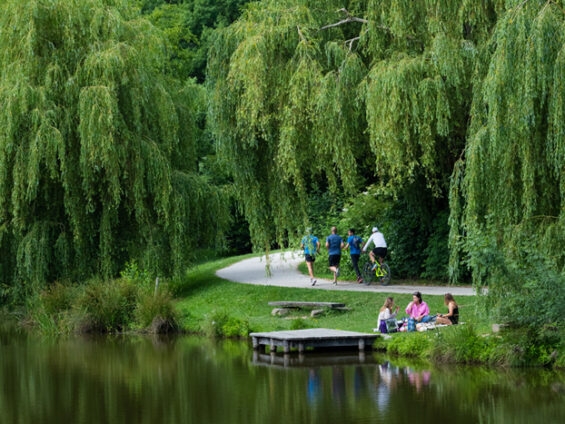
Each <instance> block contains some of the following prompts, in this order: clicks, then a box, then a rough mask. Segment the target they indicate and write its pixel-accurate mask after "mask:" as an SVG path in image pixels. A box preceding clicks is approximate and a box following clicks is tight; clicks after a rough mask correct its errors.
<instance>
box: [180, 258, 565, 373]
mask: <svg viewBox="0 0 565 424" xmlns="http://www.w3.org/2000/svg"><path fill="white" fill-rule="evenodd" d="M250 256H252V255H247V256H240V257H232V258H227V259H222V260H218V261H212V262H208V263H205V264H202V265H200V266H198V267H196V268H194V269H191V270H189V271H188V272H187V274H186V276H185V278H184V279H183V280H182V281H178V282H176V283H175V284H174V286H173V287H172V289H173V292H174V293H175V295H176V296H177V297H178V298H179V299H178V301H177V302H176V310H177V313H178V316H179V326H180V328H181V329H182V330H184V331H187V332H195V333H204V334H208V335H211V336H217V337H247V335H248V334H249V333H250V332H253V331H277V330H285V329H300V328H311V327H324V328H335V329H341V330H351V331H362V332H372V329H373V328H375V327H376V326H377V315H378V310H379V308H380V307H381V306H382V304H383V303H384V300H385V298H386V297H387V296H393V297H394V299H395V302H396V303H397V304H398V305H399V306H400V308H401V311H400V314H399V316H404V315H405V314H404V312H403V311H404V308H405V306H406V305H407V304H408V302H410V300H411V295H409V294H386V293H364V292H339V291H327V290H317V289H310V288H304V289H300V288H284V287H269V286H254V285H248V284H238V283H232V282H229V281H226V280H223V279H221V278H219V277H217V276H216V275H215V272H216V271H217V270H218V269H221V268H224V267H226V266H228V265H230V264H232V263H235V262H237V261H239V260H242V259H245V258H247V257H250ZM277 300H294V301H319V302H329V301H332V302H343V303H345V304H346V305H347V307H349V308H351V310H350V311H343V312H341V311H329V312H327V313H326V314H325V315H323V316H320V317H317V318H310V317H309V316H308V313H307V312H305V311H302V312H300V311H297V312H295V313H293V314H292V315H290V316H286V317H275V316H272V315H271V310H272V307H271V306H269V305H268V302H269V301H277ZM424 300H425V301H426V302H427V303H428V305H429V307H430V310H431V312H432V313H437V312H445V310H446V307H445V306H444V305H443V297H442V296H424ZM457 301H458V302H459V305H460V313H461V320H462V321H463V322H465V323H466V324H465V325H460V326H457V327H453V328H443V329H440V330H439V331H430V332H427V333H413V334H406V333H399V334H395V335H393V336H392V338H390V339H388V340H379V341H378V342H377V343H376V345H375V347H376V348H377V349H378V350H382V351H386V352H388V353H391V354H396V355H400V356H410V357H418V358H422V359H427V360H432V361H434V362H444V363H476V364H480V363H481V364H492V365H499V366H558V367H564V366H565V354H564V353H565V349H564V348H565V345H564V341H565V335H564V334H563V331H562V330H561V329H556V328H550V327H548V328H544V329H540V331H539V332H534V333H532V332H531V331H529V330H525V329H508V330H505V331H503V332H502V333H498V334H491V332H490V329H491V322H490V321H489V319H488V317H487V316H486V315H487V314H486V313H485V312H484V309H483V308H482V306H481V299H480V298H477V297H460V298H458V299H457Z"/></svg>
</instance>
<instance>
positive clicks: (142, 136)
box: [0, 0, 226, 285]
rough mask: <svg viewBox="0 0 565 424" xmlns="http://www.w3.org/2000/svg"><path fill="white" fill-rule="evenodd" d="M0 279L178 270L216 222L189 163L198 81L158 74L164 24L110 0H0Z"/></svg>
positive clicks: (221, 219) (206, 190)
mask: <svg viewBox="0 0 565 424" xmlns="http://www.w3.org/2000/svg"><path fill="white" fill-rule="evenodd" d="M0 7H1V13H0V251H1V259H0V267H1V269H0V275H1V277H0V279H1V282H2V283H4V284H8V285H12V284H16V283H18V282H22V281H29V282H36V281H46V280H53V279H56V278H64V277H69V278H82V277H85V276H89V275H93V274H101V275H103V276H105V277H110V276H113V275H115V274H116V272H117V271H118V270H119V269H120V267H121V266H123V264H124V262H125V261H126V260H128V259H130V258H136V259H138V260H139V261H140V262H141V264H142V265H143V266H146V267H147V268H150V269H152V270H154V271H155V272H163V273H170V272H173V271H174V272H180V271H181V270H182V269H183V266H184V265H185V264H186V263H187V260H188V259H189V253H190V249H191V247H193V246H194V245H195V244H196V243H197V242H198V243H199V244H200V245H206V244H213V243H214V242H215V241H216V237H217V236H218V235H220V233H219V231H220V230H221V228H222V227H223V225H224V224H225V221H226V212H225V211H226V206H225V204H224V200H223V196H222V194H221V192H220V191H219V190H217V189H215V188H213V187H211V186H210V185H208V184H207V183H206V182H205V181H203V180H202V179H201V178H200V177H198V176H196V174H195V171H196V170H195V165H196V158H195V153H194V149H195V142H196V141H195V139H194V137H195V134H196V126H195V125H196V124H195V119H196V114H197V113H198V110H199V109H201V108H202V107H203V105H204V94H203V90H202V88H200V87H198V86H196V85H195V84H193V83H192V82H188V83H187V84H185V85H181V84H180V83H178V82H176V81H171V80H167V81H166V80H165V79H164V77H163V76H162V75H163V73H162V72H161V68H162V66H163V59H164V48H163V42H162V37H161V34H160V33H159V32H158V31H156V30H155V29H154V28H153V27H152V26H151V25H150V24H149V23H148V22H147V21H145V20H143V19H139V18H138V17H137V12H136V11H134V10H132V9H130V6H129V5H128V3H127V2H124V1H121V0H104V1H95V0H30V1H26V2H21V1H18V0H8V1H6V2H3V5H2V6H0Z"/></svg>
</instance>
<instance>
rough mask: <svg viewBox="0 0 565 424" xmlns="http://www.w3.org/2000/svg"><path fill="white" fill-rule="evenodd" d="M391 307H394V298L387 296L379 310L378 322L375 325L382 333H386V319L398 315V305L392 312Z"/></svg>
mask: <svg viewBox="0 0 565 424" xmlns="http://www.w3.org/2000/svg"><path fill="white" fill-rule="evenodd" d="M393 309H394V299H393V298H392V297H387V298H386V300H385V304H384V305H383V307H382V308H381V310H380V312H379V322H378V327H377V328H378V329H379V330H380V332H381V333H383V334H384V333H388V330H387V327H386V320H387V319H390V318H396V315H398V311H399V310H400V306H397V307H396V311H394V313H392V310H393Z"/></svg>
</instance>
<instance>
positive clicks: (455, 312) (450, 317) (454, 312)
mask: <svg viewBox="0 0 565 424" xmlns="http://www.w3.org/2000/svg"><path fill="white" fill-rule="evenodd" d="M443 302H444V303H445V306H447V308H448V309H449V312H448V313H447V314H438V316H437V319H436V324H444V325H455V324H457V323H458V322H459V305H457V302H455V299H454V298H453V295H452V294H451V293H446V294H445V296H444V297H443Z"/></svg>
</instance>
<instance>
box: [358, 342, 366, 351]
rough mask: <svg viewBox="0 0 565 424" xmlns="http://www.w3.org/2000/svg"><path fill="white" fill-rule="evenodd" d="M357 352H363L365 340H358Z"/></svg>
mask: <svg viewBox="0 0 565 424" xmlns="http://www.w3.org/2000/svg"><path fill="white" fill-rule="evenodd" d="M359 350H360V351H364V350H365V339H359Z"/></svg>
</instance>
